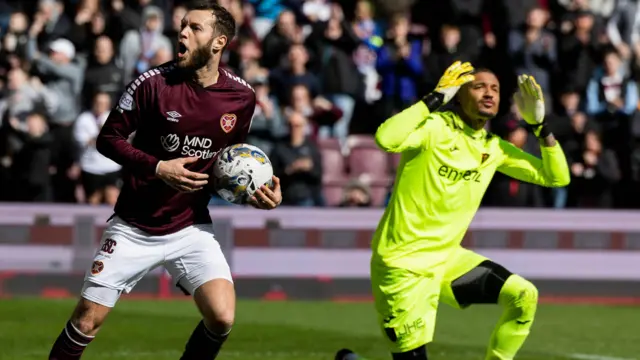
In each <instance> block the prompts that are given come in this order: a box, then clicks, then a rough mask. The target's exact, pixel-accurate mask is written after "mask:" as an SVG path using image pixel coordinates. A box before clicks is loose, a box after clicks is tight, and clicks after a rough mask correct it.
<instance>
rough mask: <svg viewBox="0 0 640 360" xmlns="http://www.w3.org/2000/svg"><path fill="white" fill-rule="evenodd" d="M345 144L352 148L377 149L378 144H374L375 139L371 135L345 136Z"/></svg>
mask: <svg viewBox="0 0 640 360" xmlns="http://www.w3.org/2000/svg"><path fill="white" fill-rule="evenodd" d="M347 146H348V147H349V148H350V149H354V148H367V149H378V145H376V141H375V139H374V138H373V136H371V135H350V136H349V137H348V138H347Z"/></svg>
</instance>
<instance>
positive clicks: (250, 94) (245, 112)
mask: <svg viewBox="0 0 640 360" xmlns="http://www.w3.org/2000/svg"><path fill="white" fill-rule="evenodd" d="M242 102H243V105H242V110H241V111H240V112H239V113H238V123H239V124H240V129H238V131H237V132H236V136H235V138H234V140H233V141H232V143H234V144H241V143H245V142H246V141H247V136H248V135H249V131H250V130H251V122H252V121H253V113H254V112H255V111H256V93H255V92H254V91H247V93H246V96H244V97H243V99H242Z"/></svg>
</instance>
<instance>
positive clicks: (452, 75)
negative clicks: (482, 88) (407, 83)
mask: <svg viewBox="0 0 640 360" xmlns="http://www.w3.org/2000/svg"><path fill="white" fill-rule="evenodd" d="M471 72H473V66H472V65H471V63H468V62H466V63H462V62H460V61H456V62H454V63H453V64H452V65H451V66H449V68H448V69H447V70H446V71H445V72H444V75H442V77H441V78H440V81H438V85H437V86H436V88H435V90H434V91H433V92H431V93H429V94H428V95H426V96H425V97H423V98H422V101H423V102H424V103H425V104H426V105H427V107H428V108H429V111H432V112H433V111H436V110H438V108H440V107H441V106H442V105H445V104H446V103H448V102H449V101H450V100H451V99H453V97H454V96H455V95H456V93H457V92H458V90H460V87H461V86H462V85H464V84H466V83H468V82H471V81H473V80H474V79H475V76H473V75H472V74H471Z"/></svg>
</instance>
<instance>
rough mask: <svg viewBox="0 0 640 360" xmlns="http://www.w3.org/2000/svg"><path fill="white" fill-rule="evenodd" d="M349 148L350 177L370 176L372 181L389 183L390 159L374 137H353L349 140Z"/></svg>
mask: <svg viewBox="0 0 640 360" xmlns="http://www.w3.org/2000/svg"><path fill="white" fill-rule="evenodd" d="M347 144H348V146H349V149H350V151H349V157H348V168H349V175H350V177H361V176H362V175H368V177H370V178H371V179H375V180H382V181H388V179H389V159H388V157H387V154H386V153H385V152H384V151H382V150H380V148H378V146H377V145H376V142H375V140H374V138H373V137H372V136H369V135H351V136H349V138H348V139H347Z"/></svg>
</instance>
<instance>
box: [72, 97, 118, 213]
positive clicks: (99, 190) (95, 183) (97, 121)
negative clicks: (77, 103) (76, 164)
mask: <svg viewBox="0 0 640 360" xmlns="http://www.w3.org/2000/svg"><path fill="white" fill-rule="evenodd" d="M110 108H111V97H110V96H109V94H107V93H104V92H99V93H97V94H96V95H95V96H94V97H93V105H92V109H91V110H89V111H85V112H83V113H82V114H80V116H79V117H78V120H77V121H76V123H75V124H74V129H73V133H74V136H75V140H76V141H77V142H78V144H79V146H80V149H81V157H80V168H81V169H82V174H81V179H82V186H83V187H84V192H85V198H86V201H87V202H88V203H89V204H92V205H99V204H102V203H106V204H109V205H115V203H116V200H117V199H118V194H119V193H120V189H119V188H120V186H119V185H120V165H118V164H116V163H115V162H113V161H112V160H110V159H108V158H106V157H104V156H103V155H102V154H100V153H99V152H98V151H97V150H96V138H97V137H98V133H100V129H101V128H102V125H104V123H105V121H107V117H108V116H109V109H110Z"/></svg>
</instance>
